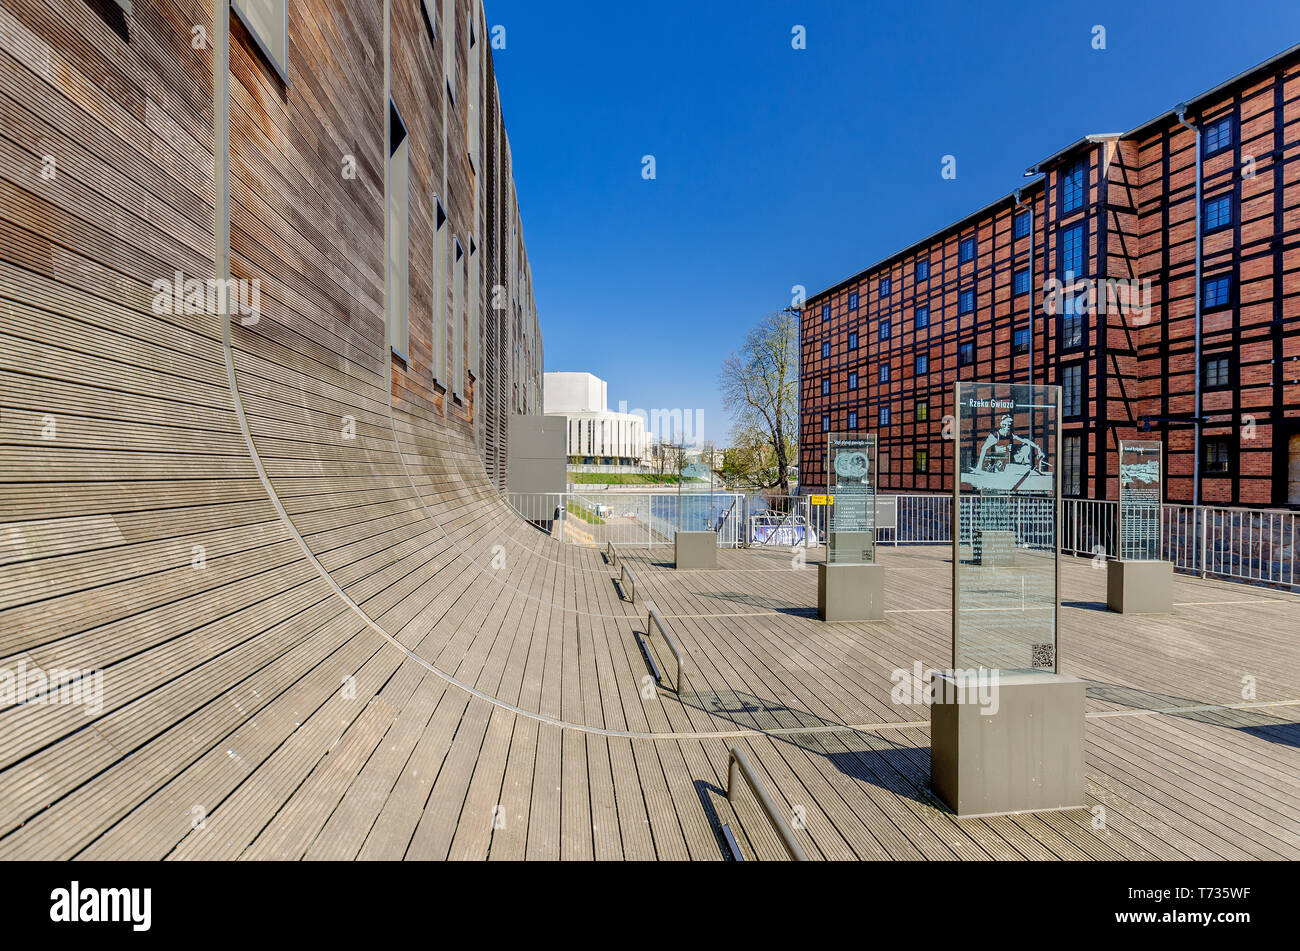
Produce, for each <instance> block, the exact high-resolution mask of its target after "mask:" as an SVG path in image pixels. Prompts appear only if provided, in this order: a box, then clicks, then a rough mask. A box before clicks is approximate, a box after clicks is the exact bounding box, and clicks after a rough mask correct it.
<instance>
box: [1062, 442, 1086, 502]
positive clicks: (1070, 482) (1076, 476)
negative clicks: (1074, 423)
mask: <svg viewBox="0 0 1300 951" xmlns="http://www.w3.org/2000/svg"><path fill="white" fill-rule="evenodd" d="M1061 470H1062V474H1061V494H1062V495H1072V496H1079V495H1082V494H1083V437H1082V436H1066V437H1065V438H1064V439H1062V440H1061Z"/></svg>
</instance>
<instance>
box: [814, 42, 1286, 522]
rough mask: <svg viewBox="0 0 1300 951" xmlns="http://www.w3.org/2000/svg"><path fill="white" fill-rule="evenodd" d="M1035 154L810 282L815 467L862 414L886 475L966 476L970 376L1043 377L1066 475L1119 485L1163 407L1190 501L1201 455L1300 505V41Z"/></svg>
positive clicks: (1225, 490) (1177, 472)
mask: <svg viewBox="0 0 1300 951" xmlns="http://www.w3.org/2000/svg"><path fill="white" fill-rule="evenodd" d="M1180 117H1181V118H1180ZM1198 140H1199V147H1198ZM1198 166H1199V170H1200V178H1199V182H1198V175H1197V171H1198ZM1026 176H1027V180H1026V182H1025V183H1024V184H1023V185H1022V186H1021V187H1020V188H1019V189H1017V190H1016V191H1015V192H1013V193H1011V194H1010V195H1007V196H1005V197H1003V198H1001V199H999V200H998V201H995V202H993V203H992V204H991V205H988V206H987V207H985V208H982V209H980V210H979V211H977V212H975V213H974V214H972V215H970V216H968V217H966V218H964V219H962V220H961V221H958V222H955V223H954V224H952V225H950V226H949V227H947V228H944V229H943V230H941V231H939V232H937V233H936V234H934V235H931V236H930V237H928V238H926V239H924V240H922V241H919V242H917V243H916V244H913V245H911V246H910V247H908V248H905V249H904V250H902V251H900V252H898V253H897V254H895V255H893V256H891V257H889V258H887V259H885V260H883V261H881V262H879V263H878V264H876V265H873V266H872V267H870V268H868V269H866V270H864V271H862V272H860V273H858V274H856V275H854V276H853V277H851V278H849V279H847V280H845V281H842V282H840V283H839V284H836V285H835V286H833V287H831V288H828V289H827V290H825V291H822V292H821V293H819V294H816V295H815V296H813V297H811V298H810V299H809V300H808V301H807V303H806V305H805V307H804V310H803V313H802V321H801V348H802V352H801V381H800V387H801V392H800V398H801V425H802V439H801V443H802V446H803V448H802V451H801V455H800V484H801V486H802V487H803V489H804V490H805V491H811V490H816V489H818V488H822V487H824V486H825V482H826V475H825V459H824V456H825V442H824V439H823V438H821V434H822V433H823V432H828V431H851V430H861V431H864V432H875V433H877V434H878V435H879V438H880V465H879V468H880V473H881V482H882V486H883V487H884V488H886V489H890V490H900V491H920V492H934V491H946V490H949V489H951V485H952V483H951V473H952V464H953V445H952V442H951V440H949V439H946V438H945V433H944V417H945V416H947V415H949V414H951V413H952V398H953V382H954V381H956V380H1003V381H1017V382H1029V381H1030V380H1031V379H1032V381H1033V382H1035V383H1052V384H1058V385H1060V386H1062V388H1063V425H1062V429H1063V440H1062V471H1061V478H1062V492H1063V494H1065V495H1067V496H1083V497H1092V498H1114V497H1115V495H1116V492H1117V487H1116V477H1117V472H1118V460H1117V450H1118V444H1119V440H1121V439H1134V438H1144V433H1143V431H1142V430H1143V428H1144V424H1147V425H1149V426H1150V435H1149V436H1145V438H1160V439H1163V440H1164V441H1165V444H1166V450H1167V476H1166V493H1167V498H1168V499H1169V500H1170V501H1182V502H1190V501H1192V499H1193V497H1194V494H1195V492H1196V488H1197V487H1196V485H1195V483H1196V481H1197V480H1196V479H1195V475H1194V474H1195V473H1196V472H1197V471H1198V469H1199V473H1200V480H1199V481H1200V487H1199V488H1200V497H1201V500H1202V501H1203V502H1204V503H1205V504H1220V505H1247V506H1284V505H1293V506H1294V505H1300V46H1297V47H1293V48H1291V49H1289V50H1287V51H1286V52H1284V53H1282V54H1280V55H1279V56H1277V57H1274V58H1273V59H1271V60H1269V61H1268V62H1265V63H1262V64H1260V65H1259V66H1257V67H1255V68H1254V69H1251V70H1249V71H1248V72H1246V73H1243V74H1241V75H1240V76H1237V77H1236V78H1234V79H1232V80H1229V81H1228V82H1226V83H1224V84H1222V85H1220V86H1218V87H1216V88H1214V89H1212V90H1210V91H1209V92H1207V93H1204V94H1203V95H1201V96H1198V97H1196V98H1195V99H1192V100H1189V101H1188V102H1187V103H1186V104H1184V105H1183V106H1181V107H1179V108H1178V109H1175V110H1173V111H1170V112H1168V113H1166V114H1164V115H1161V116H1159V117H1157V118H1155V119H1152V120H1150V121H1149V122H1146V123H1144V124H1143V125H1141V126H1139V127H1138V128H1136V129H1134V130H1132V131H1131V132H1128V133H1124V134H1107V135H1095V136H1087V137H1085V138H1083V139H1080V140H1079V141H1078V142H1075V143H1074V144H1072V145H1070V146H1068V147H1067V148H1065V149H1063V150H1061V151H1060V152H1057V153H1056V154H1055V155H1052V156H1050V157H1048V158H1046V159H1044V160H1042V161H1040V162H1038V163H1037V164H1035V165H1033V166H1032V167H1031V168H1030V169H1029V170H1028V171H1027V172H1026ZM1198 193H1199V197H1200V206H1199V207H1200V215H1199V216H1198V215H1197V208H1198ZM1198 228H1199V232H1200V240H1199V245H1200V252H1201V253H1200V260H1199V262H1198V255H1197V246H1198V240H1197V234H1198ZM1198 270H1199V273H1200V280H1199V282H1198V279H1197V275H1198ZM1198 314H1199V324H1200V335H1199V336H1200V341H1199V350H1200V361H1199V369H1200V373H1199V374H1198V373H1197V369H1198V360H1197V349H1198V344H1197V336H1198V334H1197V324H1198ZM1031 315H1032V320H1031ZM1031 326H1032V330H1031ZM1031 367H1032V371H1031ZM1031 372H1032V376H1031ZM1198 389H1199V403H1200V410H1199V413H1198V411H1197V404H1198ZM1198 418H1199V420H1200V422H1201V425H1200V427H1199V430H1200V438H1199V452H1198V439H1197V435H1196V434H1197V429H1198V427H1197V426H1196V423H1195V421H1196V420H1197V419H1198ZM1198 463H1199V465H1198Z"/></svg>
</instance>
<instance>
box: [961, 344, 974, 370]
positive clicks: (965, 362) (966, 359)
mask: <svg viewBox="0 0 1300 951" xmlns="http://www.w3.org/2000/svg"><path fill="white" fill-rule="evenodd" d="M974 362H975V344H974V343H962V344H958V345H957V366H959V367H968V366H970V365H971V364H972V363H974Z"/></svg>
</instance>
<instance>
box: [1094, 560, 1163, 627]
mask: <svg viewBox="0 0 1300 951" xmlns="http://www.w3.org/2000/svg"><path fill="white" fill-rule="evenodd" d="M1106 606H1107V607H1108V608H1110V609H1111V610H1112V611H1117V612H1118V613H1120V614H1172V613H1173V610H1174V566H1173V565H1172V564H1170V563H1169V562H1167V561H1111V562H1107V564H1106Z"/></svg>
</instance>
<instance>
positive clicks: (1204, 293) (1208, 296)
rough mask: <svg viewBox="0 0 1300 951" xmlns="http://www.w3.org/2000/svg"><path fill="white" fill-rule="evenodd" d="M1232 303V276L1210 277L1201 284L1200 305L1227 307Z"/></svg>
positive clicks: (1205, 306)
mask: <svg viewBox="0 0 1300 951" xmlns="http://www.w3.org/2000/svg"><path fill="white" fill-rule="evenodd" d="M1230 303H1232V278H1231V277H1211V278H1207V279H1206V280H1205V282H1204V283H1203V284H1202V285H1201V306H1202V307H1204V308H1210V307H1227V306H1228V305H1229V304H1230Z"/></svg>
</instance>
